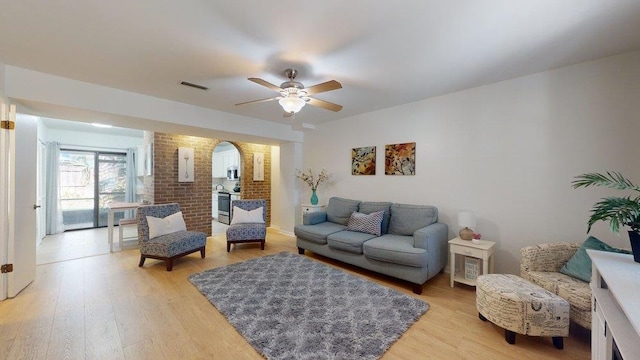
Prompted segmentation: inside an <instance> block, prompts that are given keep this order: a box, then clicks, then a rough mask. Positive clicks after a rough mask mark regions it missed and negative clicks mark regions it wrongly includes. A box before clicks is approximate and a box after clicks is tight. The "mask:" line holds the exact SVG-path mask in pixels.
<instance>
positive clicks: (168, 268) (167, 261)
mask: <svg viewBox="0 0 640 360" xmlns="http://www.w3.org/2000/svg"><path fill="white" fill-rule="evenodd" d="M164 262H165V263H166V264H167V271H171V270H173V259H171V258H169V259H167V260H165V261H164Z"/></svg>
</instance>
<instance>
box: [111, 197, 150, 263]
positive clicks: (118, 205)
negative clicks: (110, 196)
mask: <svg viewBox="0 0 640 360" xmlns="http://www.w3.org/2000/svg"><path fill="white" fill-rule="evenodd" d="M140 205H142V204H141V203H137V202H111V203H109V204H107V208H109V216H108V217H107V236H108V241H109V251H110V252H113V227H114V226H115V224H114V222H115V220H114V218H115V213H116V212H121V211H127V210H135V209H137V208H138V206H140Z"/></svg>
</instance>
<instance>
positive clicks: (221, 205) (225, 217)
mask: <svg viewBox="0 0 640 360" xmlns="http://www.w3.org/2000/svg"><path fill="white" fill-rule="evenodd" d="M230 211H231V195H229V193H228V192H219V193H218V221H219V222H221V223H223V224H227V225H229V223H231V219H230V215H231V214H230Z"/></svg>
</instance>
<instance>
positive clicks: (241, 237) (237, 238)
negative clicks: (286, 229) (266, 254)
mask: <svg viewBox="0 0 640 360" xmlns="http://www.w3.org/2000/svg"><path fill="white" fill-rule="evenodd" d="M236 206H237V207H238V208H240V209H242V210H246V211H251V210H255V209H258V208H260V207H262V209H263V211H262V221H263V222H262V223H242V224H232V225H229V227H228V228H227V252H229V251H231V244H238V243H255V242H259V243H260V249H262V250H264V243H265V240H266V238H267V224H266V222H267V201H266V200H265V199H256V200H233V201H232V202H231V222H232V223H233V208H234V207H236Z"/></svg>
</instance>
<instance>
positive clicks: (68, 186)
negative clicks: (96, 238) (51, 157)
mask: <svg viewBox="0 0 640 360" xmlns="http://www.w3.org/2000/svg"><path fill="white" fill-rule="evenodd" d="M59 166H60V198H61V199H60V200H61V208H62V217H63V223H64V228H65V230H75V229H87V228H95V227H101V226H107V213H108V210H107V204H108V203H110V202H112V201H124V199H125V186H126V185H125V184H126V175H127V162H126V154H124V153H110V152H100V151H84V150H66V149H62V150H60V162H59ZM117 215H119V216H122V214H121V213H120V214H117ZM117 221H118V219H117V218H116V222H117Z"/></svg>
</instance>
